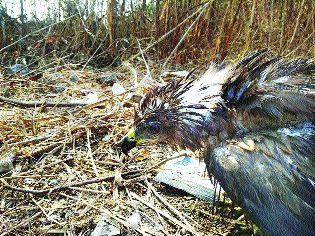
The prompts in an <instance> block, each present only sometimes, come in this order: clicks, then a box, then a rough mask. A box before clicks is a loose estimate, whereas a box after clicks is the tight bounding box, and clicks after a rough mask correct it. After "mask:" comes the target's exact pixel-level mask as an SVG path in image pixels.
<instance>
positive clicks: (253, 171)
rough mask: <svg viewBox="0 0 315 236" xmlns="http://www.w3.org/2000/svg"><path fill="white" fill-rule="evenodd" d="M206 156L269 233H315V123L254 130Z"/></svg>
mask: <svg viewBox="0 0 315 236" xmlns="http://www.w3.org/2000/svg"><path fill="white" fill-rule="evenodd" d="M204 157H205V161H206V164H207V167H208V171H209V174H211V175H214V176H215V177H216V178H217V179H218V180H219V182H220V184H221V186H222V187H223V189H224V190H225V191H226V192H227V193H228V194H229V195H230V197H231V198H232V199H233V200H234V201H236V202H237V203H238V204H239V205H240V206H241V207H242V208H243V209H244V210H245V211H246V212H247V214H249V216H250V217H251V219H252V220H253V221H254V222H255V223H256V224H257V225H258V226H259V227H260V228H261V229H263V230H264V231H265V232H266V233H267V234H269V235H314V234H315V233H314V232H315V228H314V222H315V208H314V207H315V206H314V204H315V188H314V183H315V182H314V181H315V176H314V175H315V171H314V170H315V165H314V159H315V126H314V125H312V124H306V125H304V126H303V127H301V128H298V129H288V128H285V129H279V130H277V131H266V132H260V133H250V134H247V135H245V136H244V137H242V138H239V139H235V140H228V141H225V142H223V143H221V145H219V146H217V147H216V148H215V149H214V150H213V151H211V148H208V149H206V151H205V153H204Z"/></svg>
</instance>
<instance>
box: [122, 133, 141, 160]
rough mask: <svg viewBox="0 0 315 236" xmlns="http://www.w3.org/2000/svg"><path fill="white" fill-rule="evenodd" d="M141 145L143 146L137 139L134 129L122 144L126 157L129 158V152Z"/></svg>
mask: <svg viewBox="0 0 315 236" xmlns="http://www.w3.org/2000/svg"><path fill="white" fill-rule="evenodd" d="M139 144H141V141H140V139H137V137H136V132H135V129H134V128H132V129H131V130H129V132H128V133H127V135H126V136H125V137H124V139H123V141H122V143H121V150H122V152H123V153H124V154H125V155H126V156H128V152H129V151H130V150H131V149H133V148H134V147H135V146H137V145H139Z"/></svg>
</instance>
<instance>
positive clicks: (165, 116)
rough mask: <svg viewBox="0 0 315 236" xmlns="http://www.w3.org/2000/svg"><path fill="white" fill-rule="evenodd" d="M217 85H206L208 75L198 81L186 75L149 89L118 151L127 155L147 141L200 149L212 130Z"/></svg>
mask: <svg viewBox="0 0 315 236" xmlns="http://www.w3.org/2000/svg"><path fill="white" fill-rule="evenodd" d="M212 69H213V70H214V67H213V68H212ZM206 74H207V73H206ZM208 74H209V73H208ZM212 81H213V80H212ZM217 85H219V84H216V85H212V86H210V85H209V78H208V76H207V78H204V76H203V77H201V79H199V80H193V79H190V78H189V76H187V77H186V78H184V79H181V80H177V81H176V80H173V81H170V82H169V83H168V84H166V85H164V86H159V87H155V88H153V89H151V90H150V91H149V92H147V93H146V94H145V95H144V97H143V98H142V100H141V101H140V104H139V107H138V110H137V111H136V112H135V118H134V124H133V127H132V128H131V130H130V131H129V132H128V133H127V135H126V136H125V137H124V139H123V141H122V146H121V148H122V152H123V153H124V154H126V155H127V154H128V152H129V151H130V150H131V149H132V148H134V147H136V146H138V145H142V144H145V143H148V142H150V143H152V142H156V143H166V144H168V145H169V146H171V147H173V148H177V147H179V148H181V149H190V150H192V151H196V150H198V149H200V148H202V147H203V143H204V141H205V138H206V137H207V136H208V135H209V134H211V131H212V127H211V124H212V123H211V119H212V115H213V114H214V113H215V112H216V109H213V108H214V106H213V104H218V103H219V100H218V99H219V97H220V96H218V95H219V92H215V91H216V90H218V91H219V90H220V88H221V87H220V88H219V87H217ZM210 90H211V91H210ZM215 107H218V106H217V105H215Z"/></svg>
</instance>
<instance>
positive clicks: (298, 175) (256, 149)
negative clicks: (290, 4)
mask: <svg viewBox="0 0 315 236" xmlns="http://www.w3.org/2000/svg"><path fill="white" fill-rule="evenodd" d="M270 54H271V51H270V50H268V49H260V50H256V51H253V52H250V53H248V54H247V55H246V56H244V57H243V58H242V59H240V60H239V61H238V62H236V63H231V64H230V65H224V66H222V65H220V64H216V63H211V64H210V66H209V68H208V69H207V70H206V72H205V73H204V74H203V75H202V76H200V77H199V78H196V79H193V78H192V74H193V73H190V74H189V75H188V76H186V77H185V78H181V79H177V80H175V79H174V80H171V81H169V82H168V83H166V84H163V85H159V86H156V87H153V88H151V89H150V90H149V91H148V92H147V93H146V94H144V96H143V98H142V99H141V101H140V103H139V106H138V108H137V109H136V110H135V117H134V122H133V125H132V128H131V129H130V130H129V132H128V133H127V134H126V135H125V136H124V138H123V139H122V142H121V150H122V152H123V153H124V154H126V155H128V153H129V151H130V150H131V149H133V148H134V147H136V146H143V145H148V144H150V143H151V144H152V143H153V144H154V143H165V144H167V145H170V147H172V148H173V149H175V150H180V149H183V150H191V151H193V152H195V153H196V155H198V156H199V158H202V159H203V160H204V161H205V163H206V168H207V172H208V174H209V176H211V177H212V176H213V177H214V178H215V179H216V180H217V181H218V182H219V183H220V185H221V187H222V188H223V189H224V191H225V192H226V194H227V195H228V196H229V197H230V198H231V199H232V200H233V201H234V202H235V203H236V204H238V205H239V206H240V207H241V208H242V209H243V210H244V211H245V213H246V215H248V216H249V218H250V220H251V221H252V222H253V223H255V224H256V225H257V226H258V227H259V228H260V229H261V230H262V231H263V232H264V233H265V234H267V235H271V236H278V235H286V236H290V235H292V236H293V235H315V224H314V223H315V171H314V170H315V165H314V159H315V125H314V124H315V123H314V121H315V116H314V113H315V103H314V101H315V99H314V98H315V92H314V88H315V86H314V84H315V83H314V78H315V62H314V61H313V60H311V59H307V58H295V59H287V58H285V57H281V56H272V55H270Z"/></svg>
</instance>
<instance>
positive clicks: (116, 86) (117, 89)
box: [112, 83, 126, 96]
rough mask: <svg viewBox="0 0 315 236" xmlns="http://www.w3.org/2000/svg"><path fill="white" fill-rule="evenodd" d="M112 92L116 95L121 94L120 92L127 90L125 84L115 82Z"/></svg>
mask: <svg viewBox="0 0 315 236" xmlns="http://www.w3.org/2000/svg"><path fill="white" fill-rule="evenodd" d="M112 92H113V94H114V95H115V96H116V95H119V94H122V93H124V92H126V90H125V88H124V86H122V85H121V84H119V83H114V84H113V87H112Z"/></svg>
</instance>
